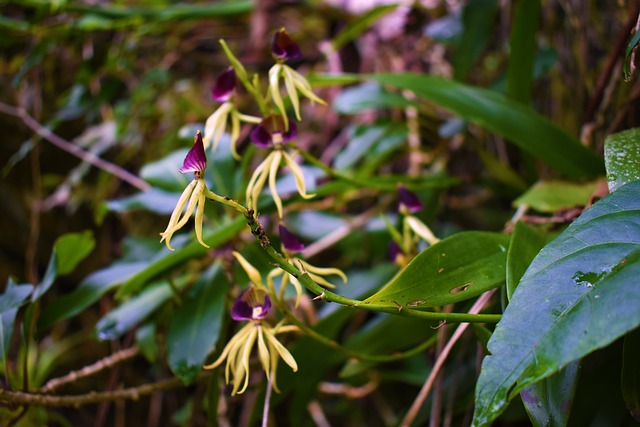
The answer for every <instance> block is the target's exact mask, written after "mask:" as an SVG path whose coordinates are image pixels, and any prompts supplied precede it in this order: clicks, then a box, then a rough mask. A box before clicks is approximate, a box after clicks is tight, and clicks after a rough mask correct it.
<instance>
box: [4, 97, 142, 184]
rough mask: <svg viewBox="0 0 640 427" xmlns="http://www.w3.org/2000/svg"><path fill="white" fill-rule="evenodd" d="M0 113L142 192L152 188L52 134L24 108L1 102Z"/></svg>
mask: <svg viewBox="0 0 640 427" xmlns="http://www.w3.org/2000/svg"><path fill="white" fill-rule="evenodd" d="M0 112H3V113H5V114H9V115H11V116H14V117H18V118H20V119H21V120H22V121H23V122H24V124H25V125H27V127H29V129H31V130H32V131H34V132H35V133H37V134H38V135H40V136H41V137H42V138H44V139H46V140H47V141H49V142H50V143H52V144H53V145H55V146H56V147H58V148H60V149H61V150H64V151H66V152H67V153H69V154H71V155H73V156H76V157H77V158H79V159H80V160H82V161H83V162H86V163H89V164H92V165H93V166H95V167H97V168H99V169H102V170H104V171H105V172H108V173H110V174H112V175H114V176H116V177H118V178H120V179H121V180H123V181H125V182H128V183H129V184H131V185H132V186H134V187H136V188H138V189H139V190H141V191H147V190H149V189H150V188H151V186H150V185H149V184H148V183H147V182H145V181H144V180H143V179H140V178H138V177H137V176H135V175H134V174H132V173H131V172H129V171H127V170H125V169H123V168H121V167H120V166H118V165H115V164H113V163H111V162H108V161H106V160H104V159H102V158H100V157H98V156H96V155H95V154H93V153H91V152H87V151H85V150H83V149H82V148H80V147H78V146H77V145H75V144H74V143H72V142H70V141H67V140H66V139H64V138H62V137H61V136H59V135H56V134H55V133H53V132H51V131H50V130H49V129H47V128H46V127H44V126H43V125H41V124H40V123H39V122H38V121H37V120H36V119H34V118H33V117H31V116H30V115H29V113H27V111H26V110H25V109H24V108H21V107H14V106H11V105H8V104H5V103H4V102H0Z"/></svg>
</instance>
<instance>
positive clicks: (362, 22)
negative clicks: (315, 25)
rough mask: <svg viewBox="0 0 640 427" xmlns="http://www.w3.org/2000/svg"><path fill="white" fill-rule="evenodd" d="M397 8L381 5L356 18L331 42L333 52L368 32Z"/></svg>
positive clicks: (391, 5)
mask: <svg viewBox="0 0 640 427" xmlns="http://www.w3.org/2000/svg"><path fill="white" fill-rule="evenodd" d="M397 7H398V5H397V4H388V5H382V6H378V7H374V8H373V9H370V10H369V11H367V12H366V13H365V14H363V15H362V16H358V17H357V18H356V19H355V20H354V21H353V22H351V23H350V24H349V25H347V26H346V27H345V28H344V29H343V30H342V31H340V33H338V35H336V36H335V37H334V39H333V40H332V41H331V45H332V47H333V50H334V51H336V52H337V51H339V50H340V49H342V48H343V47H344V46H345V45H346V44H347V43H349V42H350V41H352V40H355V39H356V38H358V36H360V35H361V34H362V33H364V32H365V31H368V30H369V29H370V28H371V27H372V26H373V25H374V24H375V23H376V21H378V20H379V19H380V18H382V17H383V16H385V15H387V14H389V13H391V12H393V11H394V10H396V8H397Z"/></svg>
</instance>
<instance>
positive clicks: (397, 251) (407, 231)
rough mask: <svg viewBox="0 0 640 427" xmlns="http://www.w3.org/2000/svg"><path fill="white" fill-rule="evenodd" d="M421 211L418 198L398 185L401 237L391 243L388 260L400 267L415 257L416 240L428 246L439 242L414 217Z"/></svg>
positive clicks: (421, 205)
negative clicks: (420, 240) (422, 241)
mask: <svg viewBox="0 0 640 427" xmlns="http://www.w3.org/2000/svg"><path fill="white" fill-rule="evenodd" d="M422 209H424V205H423V204H422V203H421V202H420V199H419V198H418V196H417V195H416V194H415V193H413V192H412V191H409V190H407V188H406V187H404V186H403V185H399V186H398V212H399V213H400V214H401V215H402V235H397V236H395V238H394V240H392V241H391V244H390V245H389V258H391V259H392V260H393V261H394V262H395V263H396V264H398V265H400V266H405V265H406V264H407V263H408V262H409V261H410V259H411V258H412V256H413V255H415V250H414V246H415V244H416V240H417V239H422V240H424V241H425V242H427V243H428V244H430V245H433V244H435V243H437V242H438V241H439V239H438V238H437V237H436V236H435V235H434V234H433V232H432V231H431V229H429V227H427V225H426V224H425V223H423V222H422V221H420V219H418V218H417V217H416V216H414V214H415V213H417V212H420V211H421V210H422ZM394 231H395V230H394ZM395 233H397V231H396V232H395ZM392 235H393V234H392Z"/></svg>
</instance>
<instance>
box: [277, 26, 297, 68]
mask: <svg viewBox="0 0 640 427" xmlns="http://www.w3.org/2000/svg"><path fill="white" fill-rule="evenodd" d="M271 53H272V54H273V56H274V57H275V58H276V59H280V60H285V61H286V60H287V59H298V58H300V57H301V56H302V52H301V51H300V46H298V44H297V43H296V42H294V41H293V40H292V39H291V37H290V36H289V33H287V30H285V29H284V28H280V29H279V30H278V31H276V33H275V35H274V36H273V44H272V46H271Z"/></svg>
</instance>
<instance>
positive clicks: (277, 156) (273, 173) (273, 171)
mask: <svg viewBox="0 0 640 427" xmlns="http://www.w3.org/2000/svg"><path fill="white" fill-rule="evenodd" d="M281 161H282V151H281V150H276V151H274V155H273V159H272V160H271V167H270V168H269V189H270V190H271V197H273V202H274V203H275V204H276V208H278V215H279V216H280V218H282V199H281V198H280V195H278V189H277V188H276V177H277V176H278V168H279V167H280V162H281Z"/></svg>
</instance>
